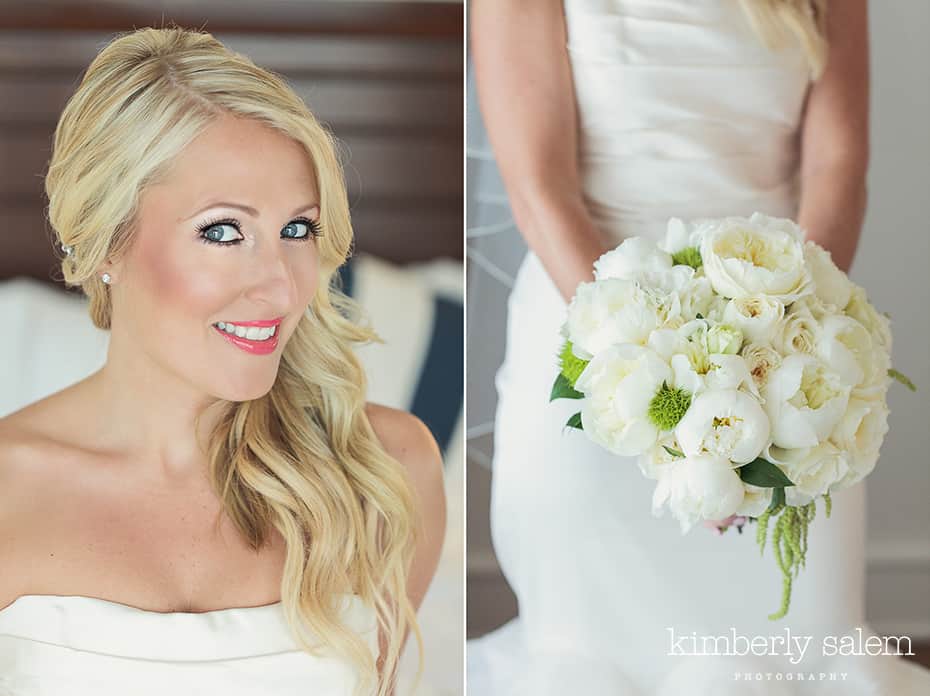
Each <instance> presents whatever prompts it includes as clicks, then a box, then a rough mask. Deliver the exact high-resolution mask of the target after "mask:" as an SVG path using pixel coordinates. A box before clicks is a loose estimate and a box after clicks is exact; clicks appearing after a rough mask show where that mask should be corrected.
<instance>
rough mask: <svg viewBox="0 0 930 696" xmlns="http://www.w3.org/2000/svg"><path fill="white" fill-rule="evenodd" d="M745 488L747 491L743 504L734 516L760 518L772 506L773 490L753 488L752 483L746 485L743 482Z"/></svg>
mask: <svg viewBox="0 0 930 696" xmlns="http://www.w3.org/2000/svg"><path fill="white" fill-rule="evenodd" d="M743 487H744V488H745V489H746V492H745V494H744V495H743V502H742V503H740V506H739V507H738V508H736V511H735V512H734V513H733V514H734V515H743V516H744V517H758V516H759V515H761V514H762V513H763V512H765V510H766V508H768V506H769V505H771V504H772V490H773V489H771V488H762V487H760V486H753V485H752V484H751V483H746V482H745V481H744V482H743Z"/></svg>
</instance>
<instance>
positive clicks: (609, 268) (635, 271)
mask: <svg viewBox="0 0 930 696" xmlns="http://www.w3.org/2000/svg"><path fill="white" fill-rule="evenodd" d="M671 267H672V257H671V256H669V255H668V254H667V253H665V252H664V251H662V250H661V249H659V247H658V246H656V243H655V242H653V241H652V240H650V239H646V238H645V237H628V238H626V239H624V240H623V242H621V244H620V246H618V247H617V248H616V249H612V250H610V251H608V252H607V253H605V254H603V255H601V257H600V258H599V259H598V260H597V261H595V262H594V278H595V279H596V280H606V279H608V278H626V279H632V278H636V277H637V276H638V275H639V274H640V273H642V272H643V271H662V270H666V269H669V268H671Z"/></svg>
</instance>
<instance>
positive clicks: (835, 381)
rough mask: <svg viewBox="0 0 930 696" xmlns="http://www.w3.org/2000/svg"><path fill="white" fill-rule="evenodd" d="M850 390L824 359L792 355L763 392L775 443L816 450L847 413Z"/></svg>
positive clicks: (793, 447)
mask: <svg viewBox="0 0 930 696" xmlns="http://www.w3.org/2000/svg"><path fill="white" fill-rule="evenodd" d="M849 392H850V387H849V386H848V385H846V384H843V380H842V379H841V378H840V376H839V375H838V374H836V373H835V372H833V371H832V370H830V369H829V368H828V367H827V365H825V364H824V363H823V362H822V361H821V360H820V359H818V358H815V357H813V356H811V355H805V354H801V353H796V354H794V355H789V356H788V357H786V358H785V359H784V360H783V361H782V364H781V366H780V367H778V368H777V369H776V370H775V371H774V372H772V374H771V375H769V380H768V383H767V384H766V385H765V387H764V388H763V389H762V398H763V400H764V405H765V411H766V413H767V414H768V416H769V420H770V421H771V424H772V441H773V442H774V443H775V445H777V446H778V447H781V448H783V449H795V448H798V447H814V446H815V445H817V444H818V443H820V442H822V441H823V440H825V439H826V438H827V437H828V436H829V435H830V432H831V431H832V430H833V428H834V427H835V426H836V424H837V423H838V422H839V420H840V418H842V416H843V414H844V413H845V412H846V404H847V402H848V401H849Z"/></svg>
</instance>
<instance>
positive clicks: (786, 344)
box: [771, 302, 820, 355]
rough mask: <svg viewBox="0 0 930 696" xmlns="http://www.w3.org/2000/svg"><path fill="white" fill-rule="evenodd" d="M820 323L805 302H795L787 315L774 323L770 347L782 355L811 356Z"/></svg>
mask: <svg viewBox="0 0 930 696" xmlns="http://www.w3.org/2000/svg"><path fill="white" fill-rule="evenodd" d="M819 332H820V323H819V322H818V321H817V318H816V317H815V316H814V314H813V313H812V312H811V308H810V306H809V305H808V304H807V303H805V302H795V303H794V304H792V305H791V308H790V309H789V310H788V313H787V314H786V315H785V316H784V317H782V318H781V319H780V320H778V321H777V322H776V323H775V330H774V332H773V334H772V340H771V344H772V347H773V348H774V349H775V350H777V351H778V352H779V353H781V354H782V355H791V354H792V353H809V354H813V353H814V350H815V346H816V344H817V335H818V333H819Z"/></svg>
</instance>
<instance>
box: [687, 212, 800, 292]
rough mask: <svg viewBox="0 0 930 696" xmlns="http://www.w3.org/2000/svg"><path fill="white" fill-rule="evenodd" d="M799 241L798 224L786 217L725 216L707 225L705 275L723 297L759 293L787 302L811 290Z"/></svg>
mask: <svg viewBox="0 0 930 696" xmlns="http://www.w3.org/2000/svg"><path fill="white" fill-rule="evenodd" d="M802 240H803V234H802V232H801V230H800V228H799V227H798V226H797V225H795V224H794V222H792V221H791V220H788V219H786V218H773V217H769V216H767V215H763V214H761V213H753V214H752V216H751V217H750V218H749V219H746V218H740V217H728V218H723V219H721V220H718V221H716V222H715V223H714V224H713V225H711V226H709V227H707V228H705V231H704V237H703V240H702V242H701V258H702V260H703V263H704V265H703V269H704V273H705V274H706V275H707V277H708V278H709V279H710V282H711V283H712V284H713V286H714V290H715V291H716V292H718V293H719V294H721V295H723V296H724V297H728V298H737V297H746V296H747V295H760V294H762V295H768V296H769V297H772V298H774V299H777V300H779V301H780V302H783V303H785V304H789V303H791V302H793V301H795V300H797V299H798V298H799V297H802V296H804V295H806V294H809V293H810V292H811V277H810V271H809V270H808V269H807V265H806V264H805V263H804V246H803V241H802Z"/></svg>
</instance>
